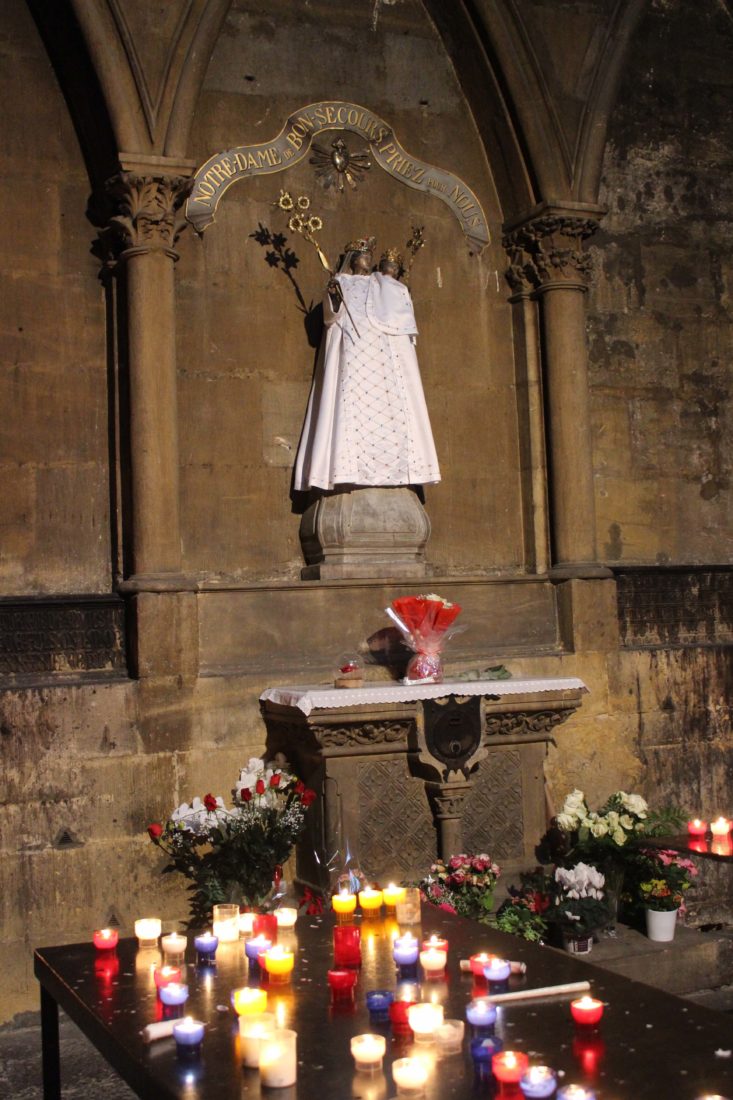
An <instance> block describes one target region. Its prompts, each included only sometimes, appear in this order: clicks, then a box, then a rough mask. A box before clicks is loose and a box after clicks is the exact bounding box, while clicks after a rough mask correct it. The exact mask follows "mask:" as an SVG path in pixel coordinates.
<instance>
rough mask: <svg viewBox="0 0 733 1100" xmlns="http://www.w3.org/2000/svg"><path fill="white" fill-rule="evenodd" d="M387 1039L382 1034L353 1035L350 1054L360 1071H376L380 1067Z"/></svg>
mask: <svg viewBox="0 0 733 1100" xmlns="http://www.w3.org/2000/svg"><path fill="white" fill-rule="evenodd" d="M386 1049H387V1040H386V1039H385V1038H384V1036H383V1035H370V1034H368V1033H367V1034H364V1035H355V1036H354V1038H353V1039H352V1040H351V1055H352V1057H353V1059H354V1064H355V1065H356V1068H357V1069H358V1070H360V1071H361V1072H362V1073H377V1072H378V1071H379V1070H381V1068H382V1061H383V1059H384V1052H385V1050H386Z"/></svg>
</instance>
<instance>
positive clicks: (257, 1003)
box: [231, 986, 267, 1016]
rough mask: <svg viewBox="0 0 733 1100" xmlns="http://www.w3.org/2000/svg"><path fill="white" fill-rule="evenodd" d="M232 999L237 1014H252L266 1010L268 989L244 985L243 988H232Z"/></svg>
mask: <svg viewBox="0 0 733 1100" xmlns="http://www.w3.org/2000/svg"><path fill="white" fill-rule="evenodd" d="M231 1000H232V1008H233V1009H234V1011H235V1012H236V1014H237V1016H251V1015H254V1014H255V1013H259V1012H264V1011H265V1009H266V1008H267V990H266V989H252V988H251V986H244V987H243V988H242V989H234V990H232V995H231Z"/></svg>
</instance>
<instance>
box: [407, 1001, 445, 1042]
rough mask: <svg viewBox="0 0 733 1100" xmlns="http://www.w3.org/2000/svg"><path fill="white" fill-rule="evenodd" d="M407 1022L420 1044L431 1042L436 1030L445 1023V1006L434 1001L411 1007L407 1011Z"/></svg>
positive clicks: (422, 1002)
mask: <svg viewBox="0 0 733 1100" xmlns="http://www.w3.org/2000/svg"><path fill="white" fill-rule="evenodd" d="M407 1022H408V1024H409V1025H410V1030H411V1031H412V1033H413V1035H414V1036H415V1039H416V1041H417V1042H418V1043H429V1042H431V1040H432V1038H433V1035H434V1034H435V1030H436V1028H438V1027H440V1025H441V1024H442V1023H443V1006H442V1005H436V1004H433V1002H432V1001H421V1002H420V1003H419V1004H416V1005H410V1007H409V1008H408V1010H407Z"/></svg>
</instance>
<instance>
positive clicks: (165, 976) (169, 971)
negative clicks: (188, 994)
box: [153, 966, 183, 989]
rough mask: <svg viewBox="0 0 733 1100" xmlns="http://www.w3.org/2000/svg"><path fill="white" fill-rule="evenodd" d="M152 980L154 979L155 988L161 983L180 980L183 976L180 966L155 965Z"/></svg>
mask: <svg viewBox="0 0 733 1100" xmlns="http://www.w3.org/2000/svg"><path fill="white" fill-rule="evenodd" d="M153 980H154V981H155V986H156V989H160V987H161V986H163V985H168V983H169V982H182V981H183V977H182V974H181V968H180V966H156V968H155V973H154V974H153Z"/></svg>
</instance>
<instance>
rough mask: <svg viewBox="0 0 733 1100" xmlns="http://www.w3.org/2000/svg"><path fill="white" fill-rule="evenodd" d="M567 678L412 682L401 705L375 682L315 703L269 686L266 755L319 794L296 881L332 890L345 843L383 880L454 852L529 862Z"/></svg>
mask: <svg viewBox="0 0 733 1100" xmlns="http://www.w3.org/2000/svg"><path fill="white" fill-rule="evenodd" d="M572 683H574V684H576V685H578V684H581V682H580V681H573V682H572ZM567 684H568V681H567V680H566V681H562V680H560V681H557V680H555V681H553V680H544V681H533V682H531V684H528V685H527V690H524V687H523V685H522V684H521V683H518V682H515V684H514V685H512V690H513V692H514V693H513V694H509V689H507V688H506V682H505V681H497V682H496V683H491V684H490V685H489V684H488V683H486V682H484V683H479V684H472V685H469V684H467V683H466V684H461V683H457V682H454V683H446V684H443V685H441V689H444V690H445V695H443V696H440V697H438V698H433V699H432V700H428V699H420V698H419V697H418V696H417V689H414V688H413V689H409V690H408V692H406V693H404V697H405V698H406V699H407V701H403V702H391V701H390V698H389V696H390V693H389V691H387V692H386V693H385V692H384V690H383V689H380V688H379V687H377V686H375V687H374V688H367V689H364V690H363V691H359V692H358V693H356V692H343V695H344V696H345V698H344V700H343V706H334V702H333V699H330V700H328V699H326V700H325V702H328V703H329V705H328V706H325V705H319V703H320V702H321V701H320V700H319V698H318V696H319V694H320V695H322V696H325V694H326V693H325V692H320V693H319V692H318V691H315V690H314V691H313V692H309V691H308V689H303V692H302V694H303V695H305V694H306V692H307V694H308V697H307V699H306V700H305V702H304V701H303V699H301V698H298V689H290V688H288V689H283V691H282V692H271V693H269V694H270V695H274V696H275V697H274V698H268V699H263V701H262V703H261V707H262V715H263V718H264V721H265V724H266V726H267V755H268V756H269V757H272V756H274V755H275V754H276V753H282V754H283V755H284V756H285V757H286V758H287V760H288V761H289V763H290V765H291V766H292V767H293V769H294V770H295V771H296V772H297V774H298V775H300V776H301V777H302V778H303V779H304V780H305V782H306V783H307V784H308V785H309V786H311V787H313V789H314V790H316V792H317V793H318V796H319V797H318V800H317V801H316V803H315V804H314V806H313V808H312V810H311V812H310V813H309V816H308V823H307V833H306V835H305V836H304V837H303V838H302V839H301V841H300V843H299V845H298V853H297V872H298V877H299V878H300V879H301V880H302V881H303V882H306V883H310V884H311V885H312V886H315V887H317V888H320V889H325V888H327V887H328V886H329V874H328V871H327V867H328V864H329V861H331V862H332V863H336V864H338V862H339V859H340V858H342V856H343V853H344V852H345V850H346V847H347V845H348V847H349V849H350V850H351V852H352V853H354V854H355V855H356V856H357V857H358V859H359V861H360V863H361V865H362V868H363V870H364V871H365V872H366V874H367V875H368V876H369V877H370V878H372V877H373V878H377V879H384V880H385V881H386V880H389V879H390V878H392V879H395V880H408V879H414V878H419V877H421V876H422V875H423V874H424V873H425V872H426V870H427V868H428V867H429V866H430V864H431V863H432V862H433V861H434V860H435V858H436V856H443V857H449V856H451V855H454V854H456V853H457V852H460V851H469V852H481V851H487V852H490V853H491V855H492V857H494V858H497V859H500V860H502V861H506V860H517V861H519V862H526V863H529V862H531V860H532V859H533V858H534V849H535V846H536V844H537V842H538V841H539V839H540V837H541V835H542V834H543V833H544V831H545V827H546V821H545V790H544V771H543V761H544V757H545V753H546V749H547V742H548V741H549V740H550V739H551V738H552V737H553V736H554V733H555V730H556V729H557V727H558V725H560V723H562V722H564V721H565V719H567V718H568V717H570V715H571V714H573V712H574V711H575V710H576V709H577V708H578V706H579V705H580V702H581V698H582V693H583V690H584V688H583V686H582V684H581V686H574V687H568V686H566V685H567ZM538 688H539V689H544V690H537V689H538ZM472 689H473V692H474V693H473V694H470V692H471V690H472ZM517 689H519V690H517ZM533 689H534V690H533ZM283 692H285V693H287V695H284V694H283ZM462 692H468V693H469V694H461V693H462ZM480 692H483V693H485V694H480ZM489 692H491V694H489ZM504 692H506V693H505V694H502V693H504ZM410 693H412V694H410ZM266 694H267V693H266ZM330 694H331V695H333V692H331V693H330ZM337 694H338V693H337ZM357 694H358V696H359V699H358V700H357V701H353V702H352V699H351V698H350V697H351V696H353V695H357ZM370 695H371V697H373V698H374V699H375V701H374V702H371V701H368V700H369V699H370ZM385 695H386V698H385ZM380 696H381V700H382V701H376V700H377V699H378V698H379V697H380ZM277 698H287V703H283V702H278V701H277ZM364 700H367V701H364ZM338 702H340V700H338ZM303 705H305V709H306V710H308V713H307V714H306V713H305V712H304V710H303V709H302V707H303Z"/></svg>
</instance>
